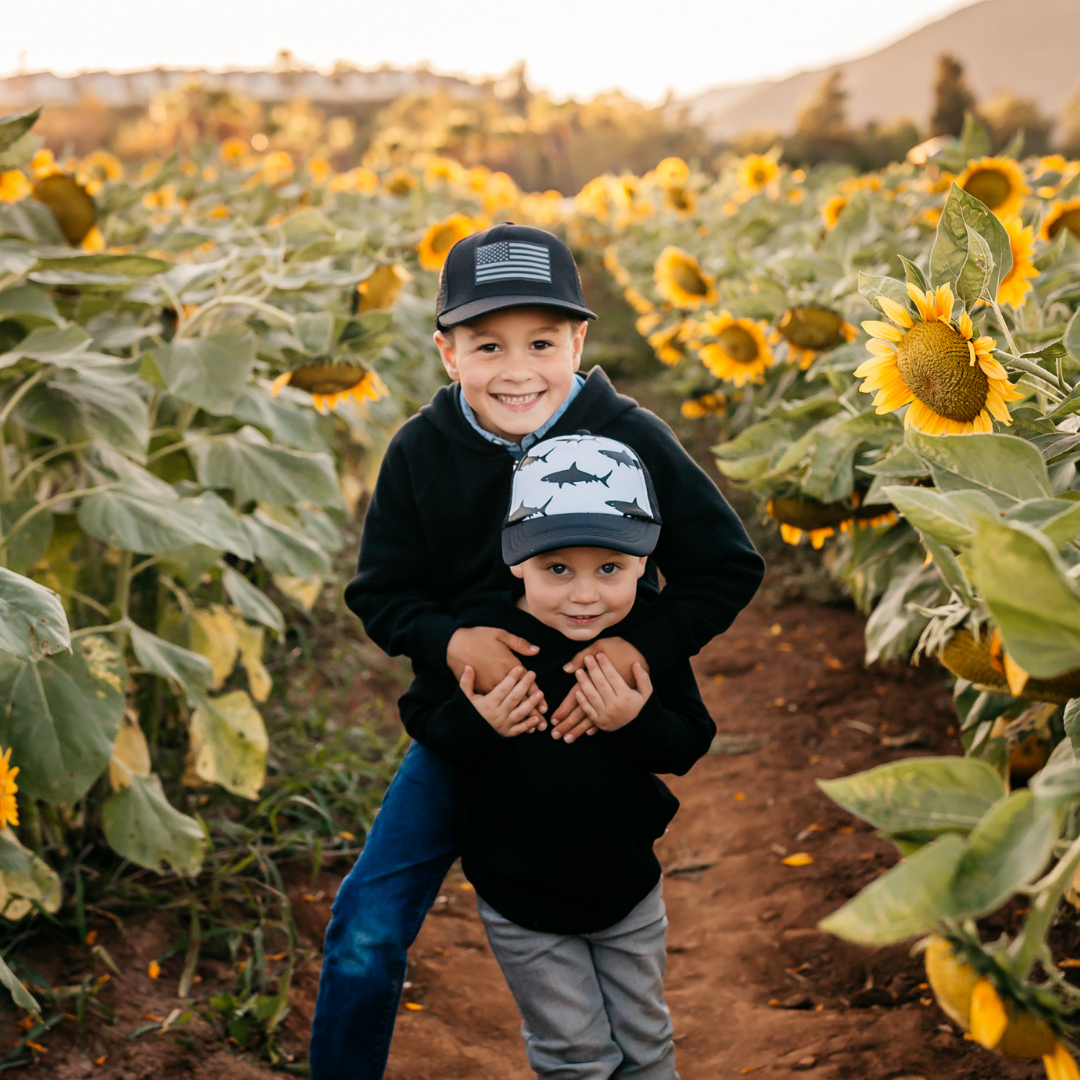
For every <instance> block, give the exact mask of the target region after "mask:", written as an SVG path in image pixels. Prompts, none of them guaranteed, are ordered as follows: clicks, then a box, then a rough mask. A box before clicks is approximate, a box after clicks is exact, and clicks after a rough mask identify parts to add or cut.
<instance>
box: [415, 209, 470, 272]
mask: <svg viewBox="0 0 1080 1080" xmlns="http://www.w3.org/2000/svg"><path fill="white" fill-rule="evenodd" d="M474 232H476V226H475V225H474V224H473V222H472V221H470V220H469V219H468V218H467V217H466V216H465V215H464V214H451V215H450V216H449V217H448V218H445V219H443V220H442V221H436V222H435V223H434V224H433V225H429V226H428V230H427V232H425V233H424V237H423V239H422V240H421V241H420V243H419V244H417V245H416V250H417V253H418V254H419V256H420V265H421V266H422V267H423V268H424V269H425V270H441V269H442V265H443V263H444V262H446V256H447V255H449V254H450V249H451V248H452V247H453V246H454V245H455V244H456V243H457V242H458V241H459V240H464V239H465V237H466V236H472V234H473V233H474Z"/></svg>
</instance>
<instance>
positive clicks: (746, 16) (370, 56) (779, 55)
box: [0, 0, 973, 100]
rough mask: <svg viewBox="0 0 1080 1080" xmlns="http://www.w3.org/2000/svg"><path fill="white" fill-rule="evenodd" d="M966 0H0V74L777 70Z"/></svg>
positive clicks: (635, 86) (661, 85)
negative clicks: (298, 65) (343, 63)
mask: <svg viewBox="0 0 1080 1080" xmlns="http://www.w3.org/2000/svg"><path fill="white" fill-rule="evenodd" d="M971 2H973V0H903V3H895V2H893V0H663V2H661V0H652V2H651V3H649V4H645V3H643V2H641V0H636V2H635V0H618V2H617V0H531V2H528V0H527V2H524V3H523V2H521V0H516V2H515V0H468V2H467V3H463V2H461V0H378V2H372V0H366V2H365V0H302V2H297V0H184V2H183V3H181V4H169V3H163V2H161V0H158V2H157V3H148V2H147V0H94V2H93V3H87V2H86V0H50V2H45V3H36V4H27V3H22V4H16V3H10V4H5V5H4V8H5V11H4V15H3V33H2V35H0V74H10V73H13V72H14V71H16V70H17V69H18V68H19V67H20V66H24V67H25V68H26V69H27V70H38V69H42V68H49V69H52V70H54V71H58V72H73V71H78V70H85V69H94V68H97V69H100V68H113V69H119V70H122V69H130V68H141V67H152V66H157V65H163V66H167V67H188V66H192V67H208V68H222V67H230V66H235V67H252V68H259V67H267V66H269V65H270V64H271V63H272V62H273V59H274V55H275V53H276V52H277V51H278V49H281V48H288V49H291V50H292V51H293V53H294V54H295V56H296V57H297V59H298V60H300V61H301V62H303V63H305V64H309V65H313V66H316V67H329V66H330V65H332V64H333V62H334V61H335V60H337V59H344V60H349V61H351V62H353V63H355V64H357V65H359V66H361V67H375V66H377V65H379V64H381V63H383V62H386V63H389V64H391V65H394V66H403V67H411V66H414V65H416V64H418V63H421V62H424V61H428V62H430V64H431V66H432V67H433V68H434V69H435V70H437V71H447V72H461V73H466V74H470V75H487V74H499V73H501V72H504V71H506V70H507V69H508V68H509V67H510V66H511V65H512V64H513V63H514V62H515V61H517V60H519V59H524V60H525V61H526V62H527V64H528V68H529V74H530V82H531V84H532V85H533V86H534V87H535V88H546V89H548V90H550V91H552V92H553V93H554V94H556V95H558V96H565V95H575V96H579V97H581V96H586V95H591V94H594V93H596V92H597V91H599V90H606V89H611V88H613V87H620V88H622V89H624V90H626V91H627V92H628V93H630V94H632V95H633V96H635V97H638V98H642V99H645V100H653V99H657V98H659V97H661V96H662V95H663V94H664V93H665V91H667V90H668V89H673V90H675V92H676V93H678V94H687V93H691V92H694V91H697V90H702V89H704V88H706V87H709V86H716V85H724V84H731V83H739V82H745V81H748V80H754V79H760V78H763V77H767V76H774V75H786V74H789V73H791V72H793V71H796V70H799V69H801V68H807V67H810V68H813V67H820V66H822V65H825V64H828V63H830V62H832V61H835V60H840V59H845V58H847V57H850V56H856V55H859V54H861V53H865V52H870V51H872V50H874V49H876V48H879V47H881V46H882V45H886V44H888V43H889V42H890V41H893V40H895V39H896V38H898V37H902V36H903V35H904V34H906V33H908V32H909V31H911V30H914V29H915V28H917V27H919V26H921V25H924V24H925V23H928V22H931V21H933V20H934V19H937V18H940V17H941V16H942V15H944V14H947V13H948V12H950V11H955V10H956V9H957V8H961V7H965V6H967V4H969V3H971Z"/></svg>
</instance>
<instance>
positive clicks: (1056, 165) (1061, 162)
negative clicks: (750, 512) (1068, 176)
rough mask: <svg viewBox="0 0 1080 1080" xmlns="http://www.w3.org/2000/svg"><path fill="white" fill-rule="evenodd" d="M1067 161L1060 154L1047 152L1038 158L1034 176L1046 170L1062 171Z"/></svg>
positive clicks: (1046, 171) (1040, 174)
mask: <svg viewBox="0 0 1080 1080" xmlns="http://www.w3.org/2000/svg"><path fill="white" fill-rule="evenodd" d="M1066 164H1067V162H1066V161H1065V158H1064V157H1063V156H1062V155H1061V154H1047V155H1046V156H1045V157H1041V158H1039V164H1038V165H1037V166H1036V167H1035V172H1034V175H1035V176H1042V174H1043V173H1048V172H1064V171H1065V166H1066Z"/></svg>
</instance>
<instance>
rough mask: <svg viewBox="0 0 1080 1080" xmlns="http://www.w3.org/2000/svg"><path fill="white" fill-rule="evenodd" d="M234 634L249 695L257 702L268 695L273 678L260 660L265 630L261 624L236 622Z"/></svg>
mask: <svg viewBox="0 0 1080 1080" xmlns="http://www.w3.org/2000/svg"><path fill="white" fill-rule="evenodd" d="M234 625H235V626H236V636H237V640H238V642H239V644H240V662H241V663H242V664H243V665H244V670H245V671H246V672H247V677H248V688H249V690H250V691H251V696H252V697H253V698H254V699H255V700H256V701H259V702H262V701H265V700H266V699H267V698H268V697H269V696H270V690H271V688H272V687H273V685H274V683H273V680H272V679H271V678H270V672H269V671H267V670H266V667H265V665H264V664H263V661H262V653H263V636H264V635H265V634H266V631H265V630H264V629H263V628H262V627H261V626H249V625H248V624H247V623H244V622H236V623H235V624H234Z"/></svg>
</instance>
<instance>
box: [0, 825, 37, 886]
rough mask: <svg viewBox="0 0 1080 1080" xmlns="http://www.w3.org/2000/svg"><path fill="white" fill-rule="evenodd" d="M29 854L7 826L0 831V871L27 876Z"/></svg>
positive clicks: (28, 871)
mask: <svg viewBox="0 0 1080 1080" xmlns="http://www.w3.org/2000/svg"><path fill="white" fill-rule="evenodd" d="M30 854H31V853H30V852H29V851H27V850H26V848H24V847H23V846H22V844H21V843H20V842H19V838H18V837H17V836H16V835H15V834H14V833H13V832H12V831H11V829H10V828H9V827H8V826H6V825H5V826H4V828H3V829H0V871H3V872H4V873H11V874H29V873H30Z"/></svg>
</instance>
